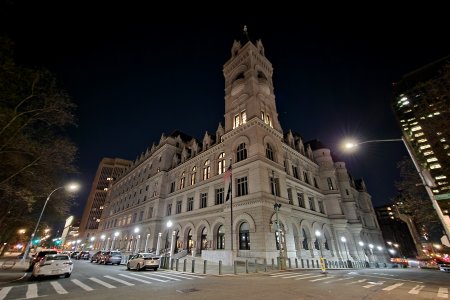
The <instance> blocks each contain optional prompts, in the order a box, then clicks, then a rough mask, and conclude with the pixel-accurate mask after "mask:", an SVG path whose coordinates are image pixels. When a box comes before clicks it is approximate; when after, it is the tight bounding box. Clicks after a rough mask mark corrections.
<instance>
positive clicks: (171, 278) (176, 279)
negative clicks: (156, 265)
mask: <svg viewBox="0 0 450 300" xmlns="http://www.w3.org/2000/svg"><path fill="white" fill-rule="evenodd" d="M149 275H150V274H149ZM151 275H152V276H158V277H162V278H167V279H170V280H175V281H181V279H178V278H173V277H170V276H165V275H161V274H154V273H152V274H151ZM169 275H171V274H169ZM171 276H172V275H171ZM189 279H191V280H192V278H189Z"/></svg>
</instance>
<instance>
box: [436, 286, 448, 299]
mask: <svg viewBox="0 0 450 300" xmlns="http://www.w3.org/2000/svg"><path fill="white" fill-rule="evenodd" d="M437 296H438V298H448V288H439V291H438V294H437Z"/></svg>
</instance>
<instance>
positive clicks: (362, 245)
mask: <svg viewBox="0 0 450 300" xmlns="http://www.w3.org/2000/svg"><path fill="white" fill-rule="evenodd" d="M358 244H359V245H360V246H361V249H362V253H363V256H362V257H361V261H363V260H364V261H365V257H364V255H365V252H364V242H363V241H359V242H358Z"/></svg>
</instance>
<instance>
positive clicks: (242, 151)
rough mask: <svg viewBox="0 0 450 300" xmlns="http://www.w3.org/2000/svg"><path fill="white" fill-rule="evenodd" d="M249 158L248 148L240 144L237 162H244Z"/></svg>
mask: <svg viewBox="0 0 450 300" xmlns="http://www.w3.org/2000/svg"><path fill="white" fill-rule="evenodd" d="M246 158H247V148H245V143H242V144H240V145H239V146H238V147H237V150H236V162H239V161H241V160H244V159H246Z"/></svg>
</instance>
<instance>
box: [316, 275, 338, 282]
mask: <svg viewBox="0 0 450 300" xmlns="http://www.w3.org/2000/svg"><path fill="white" fill-rule="evenodd" d="M333 277H334V276H327V277H323V278H318V279H313V280H310V281H311V282H314V281H321V280H325V279H328V278H333Z"/></svg>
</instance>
